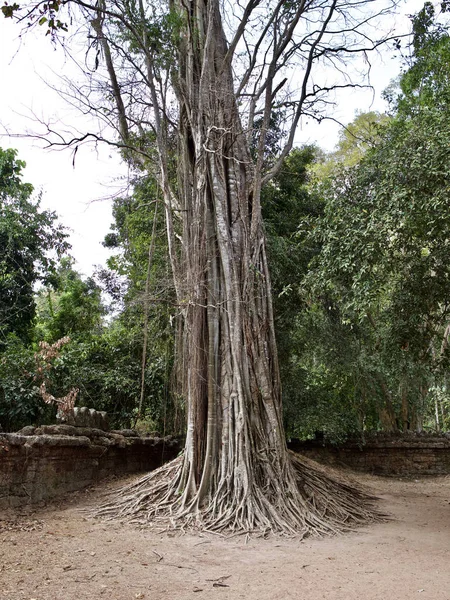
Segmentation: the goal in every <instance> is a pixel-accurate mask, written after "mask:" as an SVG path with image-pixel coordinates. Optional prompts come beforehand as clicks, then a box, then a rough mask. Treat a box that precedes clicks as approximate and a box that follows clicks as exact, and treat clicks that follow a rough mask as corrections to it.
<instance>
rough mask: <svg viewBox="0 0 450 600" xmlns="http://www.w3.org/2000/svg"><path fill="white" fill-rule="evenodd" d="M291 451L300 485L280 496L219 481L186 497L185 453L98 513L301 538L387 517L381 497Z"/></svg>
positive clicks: (178, 526) (171, 525)
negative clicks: (206, 493) (203, 498)
mask: <svg viewBox="0 0 450 600" xmlns="http://www.w3.org/2000/svg"><path fill="white" fill-rule="evenodd" d="M289 456H290V460H291V463H292V467H293V471H294V473H295V478H296V489H293V486H290V487H288V488H286V486H284V487H283V492H280V493H279V494H278V495H277V496H276V497H275V498H274V497H272V498H271V497H268V496H266V495H265V492H267V491H268V488H266V489H264V487H263V486H259V487H257V486H254V487H253V490H252V493H245V494H244V495H242V493H241V494H239V493H236V494H234V495H233V496H232V497H230V495H229V494H221V493H220V486H219V488H218V491H217V493H216V494H215V495H214V497H212V498H210V499H209V500H208V501H207V502H205V503H204V504H203V505H202V506H198V504H197V503H196V502H195V499H194V500H192V501H191V502H190V503H188V504H186V503H183V502H182V500H181V496H182V495H181V494H180V492H179V491H178V490H177V481H178V475H179V473H180V470H181V469H182V465H183V456H179V457H178V458H176V459H175V460H173V461H171V462H170V463H167V464H165V465H163V466H162V467H160V468H159V469H157V470H155V471H152V472H151V473H149V474H147V475H145V476H144V477H141V478H140V479H138V480H137V481H135V482H133V483H131V484H127V485H126V486H123V487H122V488H119V489H117V490H116V491H115V492H114V494H113V497H112V499H111V500H109V501H108V502H106V503H104V504H103V505H101V506H100V507H99V508H97V509H96V510H95V511H94V516H96V517H100V518H103V519H114V520H123V521H128V522H131V523H134V524H136V525H138V526H144V527H151V526H154V525H158V526H160V527H161V526H162V527H163V528H164V529H167V530H170V529H175V530H180V531H186V530H202V531H206V532H208V531H209V532H211V533H219V534H224V535H227V534H236V533H244V534H245V533H251V534H257V535H262V536H265V535H268V534H270V533H276V534H284V535H292V536H297V537H300V538H303V537H305V536H310V535H313V536H324V535H332V534H338V533H344V532H348V531H351V530H352V529H354V528H355V527H356V526H358V525H364V524H367V523H370V522H380V521H383V520H385V519H386V515H383V514H382V513H381V512H379V511H378V510H377V509H376V507H375V501H376V499H375V498H374V497H373V496H370V495H368V494H367V493H365V492H364V491H363V490H362V489H361V488H360V487H358V486H357V485H355V484H353V483H350V482H348V481H345V480H343V479H342V478H341V477H339V476H337V475H336V474H335V473H330V472H329V470H328V469H327V468H325V467H323V466H321V465H318V464H317V463H315V462H313V461H311V460H309V459H306V458H305V457H300V456H298V455H296V454H294V453H292V452H290V453H289ZM271 489H272V490H273V487H271ZM272 495H273V494H272Z"/></svg>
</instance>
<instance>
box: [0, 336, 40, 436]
mask: <svg viewBox="0 0 450 600" xmlns="http://www.w3.org/2000/svg"><path fill="white" fill-rule="evenodd" d="M34 375H35V361H34V351H33V349H32V348H31V347H30V346H26V345H25V344H24V343H23V342H22V340H20V339H19V338H18V337H17V336H15V335H14V334H10V335H9V336H8V339H7V342H6V343H5V349H4V350H3V352H2V353H1V354H0V381H1V386H0V425H1V426H2V428H3V429H5V430H6V431H15V430H17V429H19V428H20V427H24V426H25V425H30V424H32V423H40V422H45V421H47V420H48V419H49V418H50V413H51V409H49V408H48V407H47V406H45V404H44V403H43V402H42V401H41V399H40V394H39V386H38V385H37V383H36V381H35V380H34Z"/></svg>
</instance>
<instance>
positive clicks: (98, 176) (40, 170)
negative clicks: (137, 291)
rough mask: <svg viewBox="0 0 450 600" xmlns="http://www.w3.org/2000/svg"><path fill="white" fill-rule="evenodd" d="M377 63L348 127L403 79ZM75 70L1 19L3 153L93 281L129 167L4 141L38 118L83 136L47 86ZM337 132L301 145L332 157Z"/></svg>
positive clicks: (308, 136)
mask: <svg viewBox="0 0 450 600" xmlns="http://www.w3.org/2000/svg"><path fill="white" fill-rule="evenodd" d="M380 1H381V0H380ZM422 5H423V2H422V1H419V0H408V1H407V2H405V3H404V5H403V7H402V8H401V13H402V14H403V15H408V14H411V13H414V12H416V11H417V10H418V9H420V8H421V6H422ZM392 23H393V20H392V22H391V25H392ZM397 23H398V27H399V28H401V29H403V30H405V29H407V28H408V23H409V22H408V19H407V18H406V17H405V16H403V17H401V16H399V17H398V18H397ZM371 61H372V63H373V67H372V77H371V83H372V85H373V86H374V88H375V94H374V93H373V92H371V91H356V90H352V91H351V92H344V93H342V94H341V95H340V96H339V97H338V98H337V100H338V106H337V108H336V110H335V111H334V112H333V116H334V117H335V118H336V119H338V120H340V121H341V122H344V123H347V122H349V121H351V120H352V119H353V117H354V115H355V112H356V110H360V111H367V110H379V111H383V110H384V109H385V104H384V101H383V100H382V99H381V92H382V91H383V89H385V88H386V86H387V85H388V84H389V82H390V80H391V79H392V78H393V77H395V76H396V75H397V74H398V72H399V68H400V65H399V61H398V60H396V59H394V58H393V53H391V52H386V51H383V56H380V55H379V56H375V55H374V56H373V57H371ZM71 68H72V67H71V64H70V61H67V59H66V58H65V56H64V53H63V52H62V51H61V49H57V48H56V49H55V48H53V46H52V45H51V44H50V42H49V39H48V37H45V36H44V35H42V32H41V31H40V32H37V34H33V33H32V34H29V35H28V34H27V35H26V36H23V38H20V30H19V28H18V26H17V25H15V24H14V23H13V22H12V21H11V20H10V19H4V18H0V82H1V93H0V135H1V137H0V146H1V147H3V148H16V149H17V150H18V151H19V158H20V159H22V160H25V161H26V163H27V168H26V171H25V178H24V179H25V181H27V182H29V183H32V184H33V185H34V186H35V188H36V190H42V191H43V201H42V205H43V207H45V208H51V209H52V210H55V211H56V212H57V213H58V214H59V215H60V220H61V222H62V223H63V224H64V225H66V226H67V227H69V228H70V229H71V230H72V234H71V240H70V241H71V243H72V255H73V256H74V257H75V259H76V260H77V268H78V269H79V270H80V271H81V272H82V273H84V274H85V275H89V274H91V273H92V271H93V267H94V266H95V265H97V264H104V262H105V260H106V258H107V256H108V251H106V250H105V249H104V248H103V247H102V245H101V242H102V240H103V238H104V236H105V234H106V233H107V232H108V231H109V226H110V224H111V222H112V216H111V201H110V200H108V199H106V200H105V198H107V197H108V196H111V195H113V194H115V193H117V192H118V190H120V189H122V188H123V187H124V185H125V183H124V182H125V179H126V175H127V170H126V167H125V166H124V165H122V164H121V163H120V161H119V158H118V157H117V155H116V154H115V153H114V151H113V150H111V149H109V148H105V147H98V148H91V149H88V148H87V147H84V148H82V149H80V150H79V151H78V152H77V155H76V160H75V164H74V165H73V157H72V154H71V152H70V151H62V152H56V151H45V150H43V149H42V143H40V142H38V141H35V140H32V139H31V138H23V137H10V136H8V135H5V132H9V133H15V134H23V133H25V132H26V131H27V130H35V129H36V128H35V126H34V125H33V121H32V118H31V117H32V115H36V116H37V117H38V118H42V119H43V120H46V119H48V118H51V119H52V120H53V121H59V122H60V123H61V124H63V125H64V123H68V122H70V123H71V124H73V123H77V122H78V128H79V129H80V130H83V127H84V126H85V123H84V121H83V117H81V115H79V114H77V113H75V112H74V110H72V109H71V110H69V109H68V107H67V106H66V105H65V104H64V102H63V100H62V99H61V98H59V97H58V95H57V94H56V93H55V92H54V91H53V90H51V89H49V88H48V86H47V85H46V81H50V82H56V76H55V75H54V74H53V73H52V71H53V72H55V73H65V74H67V73H69V72H70V69H71ZM338 129H339V128H338V126H337V125H336V124H333V123H331V122H329V121H324V122H323V123H322V124H321V125H320V126H317V125H312V124H308V125H306V124H303V125H302V128H301V130H300V131H299V133H298V136H297V143H298V144H303V143H310V142H313V141H314V142H317V143H318V144H319V145H320V146H322V147H323V148H324V149H327V150H331V149H332V148H333V146H334V145H335V143H336V140H337V133H338ZM2 134H3V135H2Z"/></svg>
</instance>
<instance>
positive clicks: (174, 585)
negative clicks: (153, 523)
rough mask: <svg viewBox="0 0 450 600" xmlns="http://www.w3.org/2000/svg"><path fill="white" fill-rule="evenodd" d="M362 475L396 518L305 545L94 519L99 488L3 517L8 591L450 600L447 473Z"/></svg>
mask: <svg viewBox="0 0 450 600" xmlns="http://www.w3.org/2000/svg"><path fill="white" fill-rule="evenodd" d="M359 480H360V481H362V482H363V483H364V485H366V486H367V487H369V488H370V489H371V490H372V491H373V492H374V493H376V494H377V495H378V496H380V498H381V501H380V505H381V507H382V509H383V510H385V511H387V512H389V513H390V514H391V515H392V520H391V521H389V522H386V523H382V524H376V525H371V526H368V527H366V528H364V529H360V530H358V531H357V532H355V533H351V534H349V535H345V536H340V537H334V538H328V539H308V540H306V541H303V542H300V541H298V540H287V539H280V538H276V537H272V538H270V539H268V540H262V539H250V540H247V542H246V540H245V538H243V537H238V538H231V539H222V538H220V537H217V536H210V535H191V534H186V535H171V534H161V533H157V532H152V531H148V530H147V531H138V530H136V529H134V528H132V527H131V526H129V525H121V524H118V523H102V522H98V521H95V520H92V519H91V518H90V517H88V516H86V513H85V512H83V511H82V510H81V509H82V508H84V509H85V508H86V507H87V506H89V505H90V504H92V503H93V502H96V501H98V496H99V491H98V490H97V491H96V490H94V491H92V490H90V491H88V492H85V493H77V494H74V495H71V496H70V497H68V498H66V499H65V502H66V503H65V505H59V506H58V505H53V506H51V507H47V508H44V509H40V510H38V511H36V512H34V513H33V514H28V515H6V516H5V515H2V516H1V517H0V598H1V600H19V599H20V600H23V599H26V600H93V599H94V598H95V599H97V598H100V599H101V598H108V599H111V600H135V599H136V598H141V599H147V600H150V599H151V600H163V599H164V600H191V599H195V600H201V599H202V598H203V599H204V600H206V599H208V600H209V599H210V598H212V599H214V600H216V599H217V600H235V599H239V598H246V599H248V600H257V599H258V600H275V599H281V600H284V599H295V600H303V599H304V600H313V599H314V600H319V599H326V600H378V599H380V600H381V599H383V600H385V599H386V600H391V599H392V600H413V599H418V600H450V493H449V492H450V477H443V478H430V479H422V480H420V481H417V480H395V479H382V478H376V477H369V476H363V477H361V476H360V477H359ZM107 485H108V486H109V488H111V487H113V486H114V484H111V483H109V484H107Z"/></svg>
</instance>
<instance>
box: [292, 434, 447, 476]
mask: <svg viewBox="0 0 450 600" xmlns="http://www.w3.org/2000/svg"><path fill="white" fill-rule="evenodd" d="M289 447H290V448H291V449H292V450H294V451H295V452H299V453H300V454H304V455H305V456H307V457H308V458H311V459H313V460H317V461H319V462H323V463H326V464H331V465H335V466H346V467H350V468H351V469H354V470H355V471H362V472H365V473H373V474H374V475H394V476H412V477H415V476H417V477H418V476H421V475H449V474H450V438H448V437H445V436H432V435H405V436H388V435H385V436H382V435H380V436H377V437H373V438H370V439H368V440H366V441H365V443H364V444H363V443H362V442H361V440H358V441H348V442H346V443H345V444H342V445H340V446H330V445H323V442H318V441H307V442H299V441H292V442H291V443H290V444H289Z"/></svg>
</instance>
